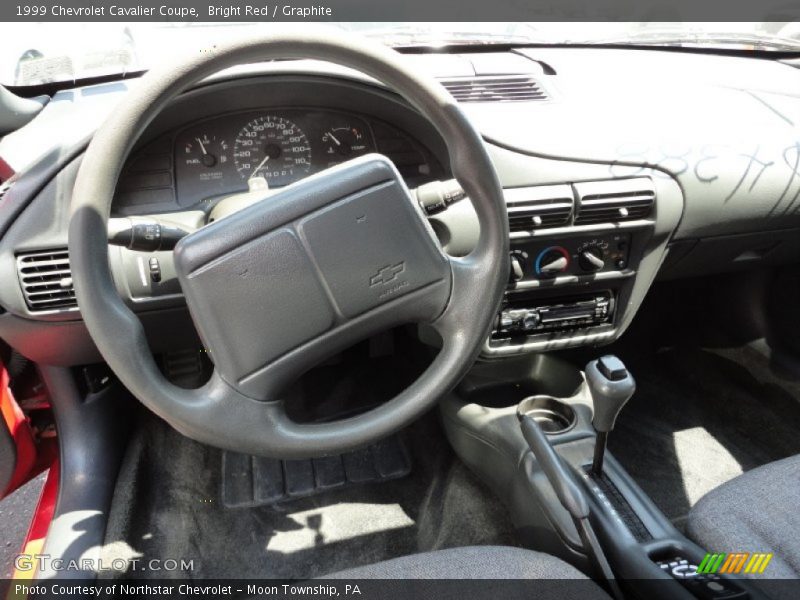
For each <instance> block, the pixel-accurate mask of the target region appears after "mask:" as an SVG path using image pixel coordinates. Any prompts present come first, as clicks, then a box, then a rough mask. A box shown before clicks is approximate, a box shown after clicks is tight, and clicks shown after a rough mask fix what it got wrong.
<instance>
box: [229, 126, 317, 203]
mask: <svg viewBox="0 0 800 600" xmlns="http://www.w3.org/2000/svg"><path fill="white" fill-rule="evenodd" d="M233 162H234V165H235V166H236V170H237V171H238V172H239V175H240V176H241V177H242V179H250V178H251V177H264V178H265V179H266V180H267V181H268V182H269V184H270V186H271V187H279V186H283V185H287V184H289V183H292V182H293V181H297V180H298V179H300V178H302V177H303V176H305V175H306V174H308V172H309V170H310V169H311V145H310V144H309V142H308V139H307V138H306V134H305V133H303V130H302V129H300V128H299V127H298V126H297V125H296V124H295V123H293V122H291V121H290V120H288V119H284V118H283V117H278V116H275V115H265V116H262V117H257V118H255V119H253V120H252V121H250V122H249V123H247V125H245V126H244V127H242V129H241V130H240V131H239V134H238V135H237V136H236V141H235V142H234V144H233Z"/></svg>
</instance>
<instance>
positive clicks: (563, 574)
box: [324, 546, 610, 600]
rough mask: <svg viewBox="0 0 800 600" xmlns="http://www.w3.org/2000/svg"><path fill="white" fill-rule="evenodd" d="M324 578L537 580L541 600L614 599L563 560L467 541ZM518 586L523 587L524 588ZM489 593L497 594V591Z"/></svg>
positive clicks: (435, 593)
mask: <svg viewBox="0 0 800 600" xmlns="http://www.w3.org/2000/svg"><path fill="white" fill-rule="evenodd" d="M324 579H352V580H358V579H428V580H431V579H518V580H523V579H529V580H533V579H535V580H539V582H537V585H536V588H535V592H536V595H535V597H536V598H537V600H540V599H542V600H547V599H553V600H566V599H568V598H581V599H583V598H587V599H590V600H592V599H595V598H596V599H597V600H609V598H610V597H609V595H608V594H606V592H604V591H603V590H602V589H601V588H600V587H599V586H598V585H597V584H596V583H594V582H593V581H592V580H591V579H589V578H588V577H586V576H585V575H584V574H583V573H581V572H580V571H578V570H577V569H576V568H575V567H573V566H571V565H568V564H567V563H565V562H564V561H563V560H561V559H559V558H556V557H555V556H551V555H550V554H543V553H541V552H534V551H533V550H523V549H522V548H512V547H509V546H466V547H461V548H450V549H447V550H437V551H435V552H424V553H421V554H412V555H410V556H402V557H400V558H393V559H391V560H387V561H384V562H379V563H376V564H373V565H367V566H364V567H356V568H354V569H348V570H346V571H340V572H338V573H334V574H332V575H326V576H325V577H324ZM541 580H546V581H545V582H542V581H541ZM519 590H520V592H523V591H524V588H519ZM442 591H443V590H442V588H440V587H438V586H437V584H436V583H435V582H431V583H430V584H428V585H419V586H415V587H414V590H413V592H414V597H415V598H440V597H441V596H442ZM479 591H480V590H479V589H476V588H474V587H471V588H470V597H471V598H474V597H476V596H475V592H479ZM506 591H507V590H506ZM530 591H531V590H528V592H530ZM487 592H490V593H492V594H493V595H492V597H496V594H497V592H498V590H497V589H492V590H487ZM512 596H513V594H512ZM526 596H527V597H530V594H527V595H526ZM487 597H488V596H487ZM504 598H506V599H507V598H508V595H507V594H505V595H504Z"/></svg>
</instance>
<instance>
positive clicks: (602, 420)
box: [586, 354, 636, 475]
mask: <svg viewBox="0 0 800 600" xmlns="http://www.w3.org/2000/svg"><path fill="white" fill-rule="evenodd" d="M586 382H587V383H588V384H589V391H590V392H591V393H592V399H593V400H594V417H593V418H592V425H593V426H594V428H595V431H597V440H596V441H595V446H594V460H593V461H592V472H593V473H594V474H596V475H601V474H602V473H603V457H604V456H605V452H606V443H607V441H608V434H609V432H610V431H611V430H612V429H614V423H615V422H616V420H617V415H619V412H620V411H621V410H622V407H623V406H625V403H626V402H627V401H628V400H630V399H631V396H633V393H634V392H635V391H636V382H635V381H634V380H633V377H632V376H631V374H630V373H629V372H628V369H627V368H625V365H624V364H623V362H622V361H621V360H620V359H618V358H617V357H616V356H613V355H611V354H608V355H606V356H603V357H601V358H599V359H597V360H593V361H592V362H590V363H589V364H588V365H586Z"/></svg>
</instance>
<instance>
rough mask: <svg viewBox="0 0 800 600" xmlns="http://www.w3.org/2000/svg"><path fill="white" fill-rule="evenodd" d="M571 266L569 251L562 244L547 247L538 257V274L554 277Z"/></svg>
mask: <svg viewBox="0 0 800 600" xmlns="http://www.w3.org/2000/svg"><path fill="white" fill-rule="evenodd" d="M568 267H569V252H567V250H566V249H564V248H562V247H561V246H550V247H549V248H545V249H544V250H542V251H541V252H540V253H539V256H537V257H536V274H537V275H542V276H545V277H553V276H555V275H558V274H559V273H563V272H564V271H566V270H567V268H568Z"/></svg>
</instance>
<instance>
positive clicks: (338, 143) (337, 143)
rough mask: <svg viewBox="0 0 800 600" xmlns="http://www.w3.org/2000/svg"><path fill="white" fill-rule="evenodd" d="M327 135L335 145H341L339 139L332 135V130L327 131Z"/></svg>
mask: <svg viewBox="0 0 800 600" xmlns="http://www.w3.org/2000/svg"><path fill="white" fill-rule="evenodd" d="M328 137H329V138H331V139H332V140H333V141H334V142H335V143H336V145H337V146H341V145H342V142H340V141H339V140H337V139H336V136H335V135H333V132H332V131H329V132H328Z"/></svg>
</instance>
